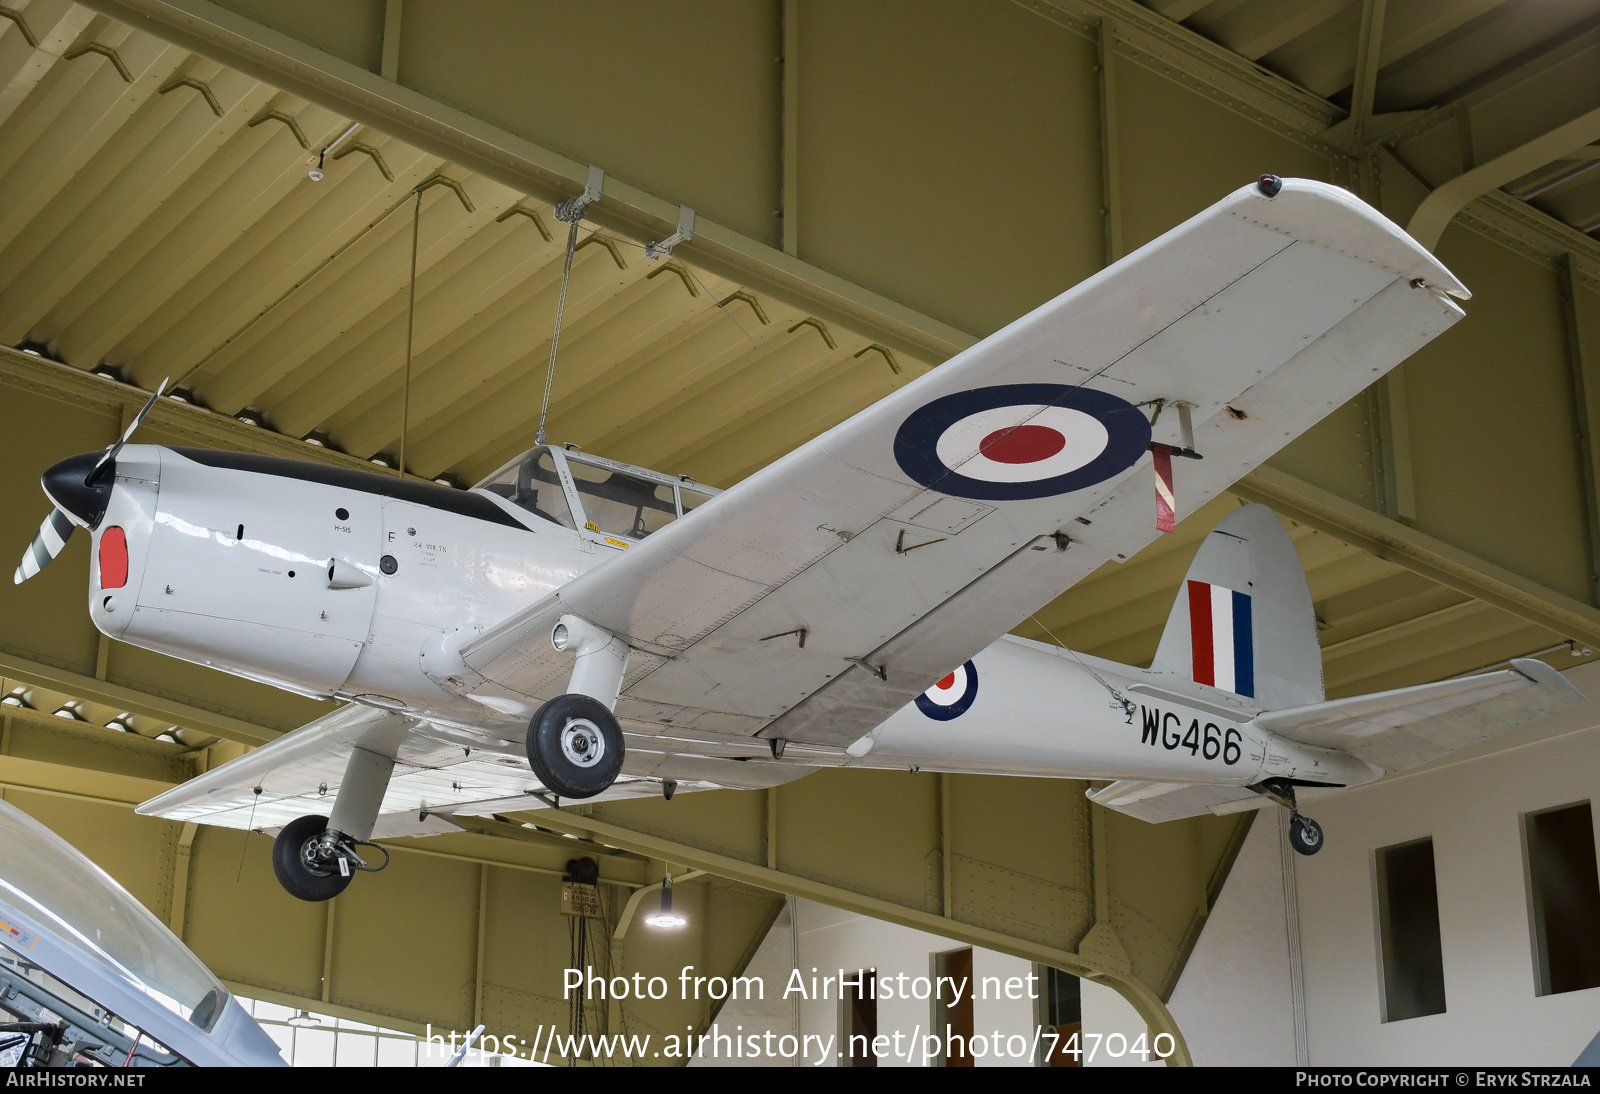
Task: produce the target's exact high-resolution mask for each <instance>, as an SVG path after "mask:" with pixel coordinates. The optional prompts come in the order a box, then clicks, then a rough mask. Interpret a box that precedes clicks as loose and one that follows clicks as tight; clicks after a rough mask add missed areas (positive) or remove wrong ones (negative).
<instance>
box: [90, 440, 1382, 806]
mask: <svg viewBox="0 0 1600 1094" xmlns="http://www.w3.org/2000/svg"><path fill="white" fill-rule="evenodd" d="M58 500H59V499H58ZM619 542H620V541H618V540H617V539H616V538H615V537H611V536H607V535H604V534H599V533H594V532H591V531H588V530H585V529H575V528H568V527H565V526H563V525H561V524H558V523H555V522H552V521H546V520H541V519H539V518H538V517H535V516H532V515H530V514H529V513H527V512H525V511H523V510H520V509H518V508H517V507H516V506H513V505H511V504H510V503H508V502H506V501H505V500H504V499H503V498H500V497H497V496H494V495H492V494H490V493H489V492H487V491H476V490H474V491H460V490H452V489H450V488H447V487H443V486H438V485H435V484H432V483H424V482H418V481H416V480H401V479H399V478H397V477H390V476H382V475H377V474H371V473H366V472H359V471H353V470H348V469H341V468H333V467H328V466H326V465H320V464H310V463H301V462H297V461H287V460H269V459H266V458H263V457H252V456H238V455H234V454H230V453H220V452H200V451H195V450H179V449H172V448H165V447H160V446H153V445H129V446H127V447H126V448H125V449H123V450H122V452H121V453H120V454H119V455H118V457H117V460H116V479H115V485H114V487H113V489H112V492H111V498H110V502H109V504H108V506H107V509H106V513H105V516H104V518H103V519H102V520H100V522H99V524H98V525H97V527H96V528H95V530H94V542H93V545H92V549H93V562H92V564H91V573H90V581H89V611H90V617H91V618H92V619H93V620H94V623H95V625H96V626H97V627H98V628H99V629H100V630H101V631H102V632H104V633H105V634H107V635H109V636H110V637H112V638H114V639H117V640H119V641H122V642H126V643H129V644H131V645H135V646H140V647H143V648H146V649H150V650H155V651H158V652H161V653H165V654H169V655H171V656H174V657H178V658H182V659H184V660H187V661H191V662H195V663H198V664H203V665H208V666H210V667H213V668H216V669H220V670H222V671H224V672H229V673H232V674H235V675H238V676H241V677H245V678H248V679H251V680H256V681H260V682H263V683H268V684H272V685H274V686H277V687H281V688H286V689H288V690H291V691H295V692H298V693H301V694H305V695H309V696H315V697H322V698H327V697H339V698H342V699H346V700H351V701H356V702H365V703H370V704H372V705H377V706H384V707H388V708H391V709H405V710H408V711H410V712H413V713H416V714H418V715H421V716H423V717H426V718H427V719H429V720H430V721H432V722H434V723H436V724H438V725H440V726H442V727H446V728H447V729H453V730H456V731H459V732H466V733H471V734H476V735H478V736H480V737H481V738H482V739H483V740H484V742H485V746H486V747H490V748H500V749H502V750H505V749H506V748H507V746H514V745H517V743H518V742H520V741H521V738H522V736H523V734H524V733H525V731H526V728H527V724H528V720H529V718H530V717H531V716H532V714H533V713H534V711H535V710H536V709H537V707H538V705H539V703H540V702H542V701H543V700H545V699H550V698H554V697H555V695H556V694H558V693H559V688H560V684H561V681H553V684H554V690H553V691H552V694H551V695H548V696H544V695H541V696H516V695H509V694H503V693H502V694H495V693H494V692H493V689H480V690H479V691H477V692H475V693H473V694H462V693H460V690H459V689H451V688H448V687H445V686H442V685H441V683H440V682H439V680H438V679H436V676H430V675H429V672H428V671H427V668H428V667H429V666H428V658H429V651H430V650H436V649H438V648H439V647H440V646H441V644H449V643H452V642H453V643H454V647H455V648H459V646H460V644H461V642H462V641H464V640H470V638H471V637H472V636H474V635H476V634H478V633H481V632H482V631H483V630H484V629H486V628H487V627H489V626H490V625H492V624H494V623H496V622H498V621H499V620H501V619H504V618H506V617H507V616H510V615H512V614H513V613H515V612H517V611H519V610H520V609H523V608H526V607H528V606H530V605H532V604H534V603H536V602H537V601H539V600H540V599H541V598H543V597H545V596H547V595H548V594H550V593H552V592H553V591H555V590H556V589H558V588H560V587H561V586H562V585H563V584H565V583H566V582H568V581H570V580H572V579H573V578H574V577H576V576H577V575H578V574H580V573H583V572H584V571H586V570H589V569H591V568H593V567H595V566H598V565H601V564H603V563H604V562H605V561H606V560H607V559H608V558H610V557H611V556H612V555H614V554H619V553H621V551H622V550H625V549H626V548H625V547H622V546H618V545H617V544H618V543H619ZM618 713H619V715H623V727H624V729H625V730H626V731H627V732H628V734H629V735H630V737H633V736H637V735H641V734H651V735H656V734H658V732H659V727H655V726H644V725H640V724H637V723H630V722H629V721H628V720H627V718H626V716H625V714H624V712H623V711H621V710H620V709H619V712H618ZM1256 713H1257V711H1256V710H1255V709H1254V708H1252V707H1251V706H1249V705H1248V702H1247V701H1245V700H1242V699H1241V698H1240V697H1239V696H1234V695H1230V694H1229V693H1225V692H1221V691H1216V690H1215V689H1204V688H1201V687H1200V685H1196V684H1194V683H1192V682H1190V681H1186V680H1178V679H1174V678H1173V677H1171V676H1170V675H1169V674H1166V673H1160V672H1151V671H1149V670H1144V669H1138V668H1132V667H1129V666H1124V665H1119V664H1115V663H1113V662H1108V661H1103V660H1099V659H1096V658H1090V657H1087V656H1082V655H1076V654H1071V653H1068V652H1067V651H1065V650H1062V649H1059V648H1057V647H1053V646H1045V645H1042V644H1039V643H1036V642H1029V641H1026V640H1023V639H1017V638H1011V637H1006V638H1003V639H1002V640H1001V641H999V642H996V643H994V644H993V645H991V646H990V647H989V648H988V649H986V650H984V651H983V652H982V653H980V654H978V655H977V656H976V657H975V658H973V660H972V661H971V662H969V663H968V665H964V666H961V667H959V668H957V669H956V670H955V671H953V672H952V673H951V675H950V676H949V677H947V678H946V679H945V680H944V681H941V682H940V683H939V684H938V685H935V687H933V688H930V689H929V692H928V693H927V694H926V695H925V696H923V697H920V698H919V699H918V700H917V701H916V702H914V703H912V704H910V705H908V706H906V707H904V708H903V709H901V710H900V711H898V712H896V713H895V714H894V715H892V716H891V717H890V718H888V719H887V720H886V721H885V722H883V723H882V724H881V725H880V726H879V727H877V728H876V729H875V730H873V731H872V732H871V733H870V734H868V736H867V737H865V738H863V739H862V740H861V741H858V742H856V743H855V744H853V745H851V746H850V748H849V749H847V750H840V749H832V748H824V747H820V746H810V747H805V746H796V747H795V748H793V749H791V750H790V752H789V753H788V754H787V755H786V757H785V759H784V760H783V761H781V762H787V763H800V764H804V765H808V766H862V767H877V768H897V769H901V770H904V769H906V768H916V769H925V770H929V771H952V772H978V773H983V772H987V773H994V774H1013V775H1042V776H1060V777H1074V778H1089V779H1144V780H1152V781H1172V782H1206V783H1224V784H1231V785H1240V786H1243V785H1250V784H1253V783H1258V782H1260V781H1262V780H1263V779H1267V778H1273V777H1277V778H1287V779H1295V780H1303V781H1306V782H1315V783H1326V784H1333V785H1353V784H1355V783H1359V782H1365V781H1369V780H1370V779H1372V778H1375V777H1376V776H1377V774H1378V772H1377V771H1376V770H1375V769H1373V768H1371V767H1369V766H1367V765H1366V764H1363V763H1361V762H1360V761H1358V760H1355V759H1353V758H1351V757H1349V756H1348V755H1346V754H1344V753H1340V752H1334V751H1329V750H1325V749H1318V748H1313V747H1309V746H1306V745H1302V744H1298V743H1295V742H1291V741H1286V740H1283V739H1281V738H1278V737H1275V736H1273V735H1272V734H1270V733H1267V732H1265V731H1264V730H1262V729H1260V728H1259V727H1257V726H1254V725H1253V724H1252V721H1251V720H1252V718H1253V717H1254V715H1255V714H1256ZM674 736H676V737H678V738H679V743H678V744H677V745H676V746H675V747H676V748H677V750H678V751H681V752H693V751H695V750H697V749H703V750H704V752H705V754H707V755H749V754H750V745H751V744H752V742H751V741H750V740H748V739H746V738H738V739H731V740H729V739H724V740H722V741H718V740H716V739H715V738H714V736H713V735H701V739H700V740H699V741H698V742H697V741H696V740H695V738H694V737H693V735H687V736H685V735H683V734H680V733H674ZM741 747H742V751H741ZM730 749H731V751H730ZM624 770H626V768H625V769H624Z"/></svg>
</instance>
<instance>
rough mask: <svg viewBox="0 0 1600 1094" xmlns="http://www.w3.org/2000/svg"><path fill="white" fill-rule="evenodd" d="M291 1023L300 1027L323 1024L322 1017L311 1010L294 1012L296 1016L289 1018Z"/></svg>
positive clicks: (305, 1027)
mask: <svg viewBox="0 0 1600 1094" xmlns="http://www.w3.org/2000/svg"><path fill="white" fill-rule="evenodd" d="M289 1024H290V1025H291V1026H298V1027H299V1028H300V1029H310V1028H311V1027H313V1026H320V1025H322V1019H321V1018H318V1017H317V1016H316V1015H315V1014H312V1013H311V1012H309V1011H304V1010H297V1011H295V1012H294V1017H293V1018H290V1019H289Z"/></svg>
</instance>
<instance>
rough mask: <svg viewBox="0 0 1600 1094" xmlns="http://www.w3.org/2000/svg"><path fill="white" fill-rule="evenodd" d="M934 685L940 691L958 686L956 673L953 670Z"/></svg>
mask: <svg viewBox="0 0 1600 1094" xmlns="http://www.w3.org/2000/svg"><path fill="white" fill-rule="evenodd" d="M933 686H934V687H936V688H938V689H939V690H940V691H949V690H950V689H951V688H953V687H955V686H956V674H955V673H953V672H952V673H951V674H950V675H949V676H946V677H945V678H944V679H943V680H940V681H939V682H938V683H937V684H935V685H933Z"/></svg>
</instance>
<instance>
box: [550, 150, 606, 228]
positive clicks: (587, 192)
mask: <svg viewBox="0 0 1600 1094" xmlns="http://www.w3.org/2000/svg"><path fill="white" fill-rule="evenodd" d="M605 184H606V173H605V170H604V169H603V168H600V167H595V166H594V165H593V164H590V166H589V178H588V180H587V181H586V182H585V183H584V185H583V193H581V194H579V195H578V196H577V197H575V198H568V199H567V200H566V201H563V202H562V203H561V204H560V205H557V206H556V210H555V217H556V219H557V220H559V221H560V222H561V223H563V224H576V223H578V221H580V220H582V219H583V214H584V211H585V210H587V209H588V208H589V206H591V205H593V204H594V203H595V202H597V201H599V200H600V191H601V190H603V189H604V188H605Z"/></svg>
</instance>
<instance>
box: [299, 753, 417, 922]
mask: <svg viewBox="0 0 1600 1094" xmlns="http://www.w3.org/2000/svg"><path fill="white" fill-rule="evenodd" d="M393 771H394V760H393V758H391V757H389V756H381V755H379V754H378V753H376V752H368V751H367V750H366V749H364V748H357V749H353V750H351V753H350V760H349V762H348V763H347V764H345V769H344V781H343V782H341V783H340V784H339V794H338V796H337V797H336V798H334V801H333V813H332V815H331V816H327V817H321V816H314V815H313V816H309V817H301V818H299V819H298V820H292V821H290V822H289V823H288V824H286V825H284V826H283V828H282V829H281V830H280V831H279V832H278V838H277V839H276V840H274V841H273V843H272V872H273V873H274V874H276V875H277V876H278V884H279V885H282V886H283V887H284V890H285V891H287V892H288V894H289V895H290V896H292V897H296V898H298V899H300V900H309V901H321V900H331V899H333V898H334V897H336V896H338V895H339V894H340V893H342V892H344V891H345V890H346V889H347V888H349V887H350V881H351V879H352V878H354V877H355V876H356V874H357V873H358V872H361V873H376V872H377V871H379V870H381V869H383V867H384V866H387V865H389V853H388V852H387V851H384V850H383V848H381V847H376V845H375V844H372V843H369V842H367V841H368V840H370V839H371V838H372V826H373V825H374V824H376V823H377V820H378V810H379V808H380V807H381V806H382V805H383V795H384V792H385V791H387V790H388V789H389V775H390V774H391V773H392V772H393ZM357 847H375V848H376V850H378V851H380V852H382V854H383V864H382V865H380V866H370V865H368V864H367V860H366V859H364V858H363V857H362V856H361V855H360V854H359V853H358V852H357V851H356V848H357Z"/></svg>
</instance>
